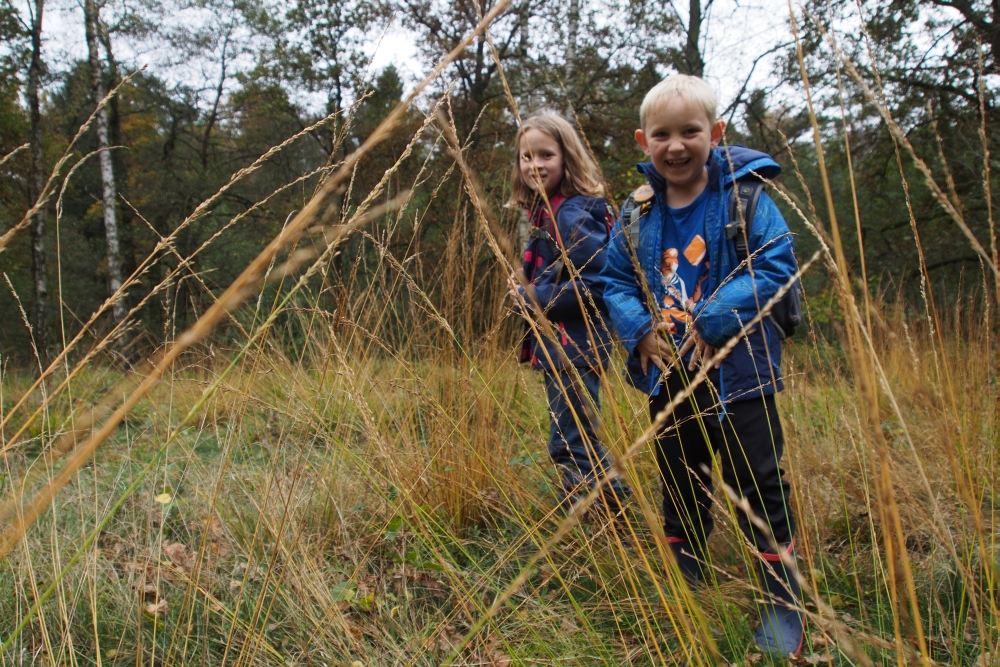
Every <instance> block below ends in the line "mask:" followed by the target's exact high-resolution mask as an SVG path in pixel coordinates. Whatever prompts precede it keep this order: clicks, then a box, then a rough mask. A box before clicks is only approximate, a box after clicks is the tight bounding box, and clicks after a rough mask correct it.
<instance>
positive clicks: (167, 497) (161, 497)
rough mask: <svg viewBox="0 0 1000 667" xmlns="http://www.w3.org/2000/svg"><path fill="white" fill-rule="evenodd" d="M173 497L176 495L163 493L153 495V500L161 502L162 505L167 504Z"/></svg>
mask: <svg viewBox="0 0 1000 667" xmlns="http://www.w3.org/2000/svg"><path fill="white" fill-rule="evenodd" d="M173 499H174V497H173V496H172V495H170V494H169V493H161V494H159V495H157V496H153V502H157V503H160V504H161V505H166V504H167V503H169V502H170V501H171V500H173Z"/></svg>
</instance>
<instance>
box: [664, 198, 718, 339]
mask: <svg viewBox="0 0 1000 667" xmlns="http://www.w3.org/2000/svg"><path fill="white" fill-rule="evenodd" d="M707 204H708V188H705V189H704V190H703V191H702V193H701V194H700V195H698V198H697V199H695V200H694V201H693V202H691V203H690V204H688V205H687V206H685V207H684V208H669V207H668V208H667V221H666V224H665V225H663V251H662V253H661V254H660V281H661V283H662V286H663V291H664V295H663V301H662V302H661V303H660V310H661V312H662V313H663V319H664V321H666V322H673V323H674V325H675V326H676V331H675V332H674V342H675V343H676V344H678V345H680V343H681V340H682V339H683V338H684V331H685V329H686V328H687V322H688V314H687V312H686V310H685V306H693V305H694V304H696V303H698V301H700V300H701V297H702V293H701V288H702V285H703V284H704V282H705V279H706V278H707V277H708V246H707V245H706V243H705V207H706V206H707ZM687 357H688V355H685V358H687Z"/></svg>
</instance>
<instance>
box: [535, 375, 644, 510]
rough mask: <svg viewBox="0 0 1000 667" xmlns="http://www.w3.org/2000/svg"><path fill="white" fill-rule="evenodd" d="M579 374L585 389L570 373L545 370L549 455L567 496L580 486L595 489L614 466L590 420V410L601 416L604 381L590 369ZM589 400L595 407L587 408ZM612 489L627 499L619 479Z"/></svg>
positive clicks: (594, 425) (612, 484) (626, 491)
mask: <svg viewBox="0 0 1000 667" xmlns="http://www.w3.org/2000/svg"><path fill="white" fill-rule="evenodd" d="M579 372H580V379H581V380H582V381H583V382H582V386H580V383H579V382H577V381H574V379H573V376H572V375H571V374H570V373H569V372H567V371H545V392H546V394H547V395H548V404H549V420H550V428H549V456H551V457H552V461H553V462H554V463H555V464H556V465H557V466H559V467H560V468H561V469H562V476H563V477H562V486H563V490H564V491H565V492H567V493H572V492H573V489H574V488H575V487H577V486H579V485H580V484H581V483H585V484H586V485H587V486H593V484H594V481H595V480H597V479H598V478H600V477H602V476H604V474H605V472H606V471H607V470H610V469H611V465H612V461H611V457H610V456H609V455H608V453H607V452H606V451H605V449H604V447H603V446H602V445H601V442H600V440H599V439H598V437H597V428H596V424H595V423H594V422H593V421H592V420H591V419H590V417H588V415H589V414H592V413H591V412H590V411H591V410H593V411H596V412H594V413H593V414H595V415H597V416H598V418H599V416H600V412H601V402H600V397H599V392H600V389H601V378H600V376H599V375H598V374H597V373H596V372H594V371H593V370H590V369H583V368H581V369H579ZM582 392H586V394H583V393H582ZM588 397H589V398H588ZM588 400H592V401H593V404H592V406H593V407H587V406H585V405H584V401H588ZM609 486H610V490H611V491H612V492H613V493H615V495H617V496H618V497H619V498H621V499H624V498H626V497H628V495H629V489H628V487H627V486H625V485H624V484H623V483H622V481H621V480H620V479H616V480H614V481H612V482H611V483H610V485H609Z"/></svg>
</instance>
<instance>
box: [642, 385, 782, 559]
mask: <svg viewBox="0 0 1000 667" xmlns="http://www.w3.org/2000/svg"><path fill="white" fill-rule="evenodd" d="M681 375H682V373H681V371H680V370H679V369H675V370H674V372H673V373H672V374H671V375H670V377H669V378H668V379H667V382H666V386H664V387H661V389H660V393H659V395H657V396H652V397H650V400H649V410H650V413H651V416H652V418H655V417H656V414H657V413H658V412H660V411H661V410H662V409H663V408H664V407H665V406H666V405H667V404H668V403H669V402H670V400H671V398H672V397H673V396H675V395H677V394H678V393H679V392H681V391H682V390H683V389H684V381H683V380H682V378H681ZM716 386H717V383H716ZM692 403H693V404H692ZM720 416H721V417H722V419H721V420H720ZM784 445H785V440H784V436H783V435H782V432H781V421H780V420H779V419H778V410H777V407H776V406H775V401H774V396H773V395H772V396H767V397H764V398H760V397H758V398H753V399H747V400H743V401H737V402H734V403H728V404H727V405H726V411H725V414H724V415H722V414H721V410H720V408H719V406H718V400H717V398H716V396H715V394H714V392H713V391H712V389H710V387H709V384H708V383H702V384H701V385H699V386H698V388H697V389H695V391H694V394H693V395H692V396H691V397H690V398H689V399H687V400H685V401H683V402H682V403H681V404H680V405H679V406H678V407H677V408H676V409H675V410H674V412H673V414H671V415H670V416H669V417H667V421H666V423H665V424H664V427H663V430H662V431H661V432H660V434H659V435H658V437H657V447H656V462H657V465H659V468H660V475H661V476H662V477H663V516H664V531H665V533H666V535H667V537H668V538H669V537H677V538H681V539H684V540H687V541H688V542H689V543H691V544H692V546H694V547H695V548H698V549H704V547H705V545H706V542H707V539H708V536H709V535H711V534H712V528H713V521H712V515H711V512H710V511H709V510H710V508H711V504H712V500H711V497H710V494H712V476H711V468H712V454H713V452H714V453H715V454H716V455H717V456H718V457H719V462H720V464H721V468H722V480H723V481H724V482H725V483H726V484H727V485H728V486H729V487H730V488H732V489H733V491H735V492H736V493H737V494H738V495H739V496H740V497H742V498H746V499H747V501H748V503H749V505H750V508H751V509H752V510H753V512H754V514H756V515H757V516H758V517H760V518H761V519H763V520H764V521H765V522H766V523H767V524H768V527H769V529H770V532H771V536H772V539H773V540H774V541H776V542H777V543H778V544H783V543H786V542H790V541H791V539H792V536H793V534H794V530H795V528H794V525H793V522H792V510H791V506H790V505H789V500H790V491H789V486H788V482H786V481H785V480H784V479H783V478H782V470H781V468H779V467H778V463H779V461H780V460H781V454H782V451H783V450H784ZM718 497H719V500H720V501H721V502H725V498H726V496H725V492H724V491H723V490H721V489H720V490H719V494H718ZM736 513H737V518H738V521H739V525H740V529H741V530H742V531H743V533H744V534H745V535H746V536H747V537H748V538H749V539H750V540H751V541H752V542H753V543H754V544H755V545H756V546H757V548H758V549H759V550H760V551H762V552H763V551H770V550H771V549H770V541H769V539H768V537H767V535H766V534H764V533H762V532H761V531H760V530H759V529H758V528H757V527H755V526H754V525H753V524H752V523H751V522H750V520H749V519H748V518H747V516H746V513H745V512H743V511H741V510H739V509H737V510H736Z"/></svg>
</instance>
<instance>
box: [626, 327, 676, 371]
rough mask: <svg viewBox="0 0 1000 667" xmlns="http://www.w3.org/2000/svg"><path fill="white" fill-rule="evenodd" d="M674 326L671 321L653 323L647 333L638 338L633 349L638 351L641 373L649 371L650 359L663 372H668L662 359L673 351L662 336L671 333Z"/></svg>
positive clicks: (668, 356) (670, 355) (668, 357)
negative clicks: (637, 342)
mask: <svg viewBox="0 0 1000 667" xmlns="http://www.w3.org/2000/svg"><path fill="white" fill-rule="evenodd" d="M674 328H675V327H674V324H673V323H672V322H667V323H660V324H657V325H654V326H653V329H652V330H651V331H650V332H649V333H647V334H646V335H645V336H643V337H642V338H640V339H639V344H638V345H636V346H635V349H636V351H637V352H638V353H639V363H641V364H642V374H643V375H647V374H648V373H649V362H650V361H652V362H653V363H654V364H656V367H657V368H659V369H660V370H661V371H663V372H664V373H669V372H670V369H669V368H667V365H666V364H665V363H664V362H663V359H664V358H667V359H670V358H671V357H672V355H673V353H672V351H671V349H670V343H668V342H667V341H666V340H665V339H664V336H665V335H670V334H672V333H673V332H674Z"/></svg>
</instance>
